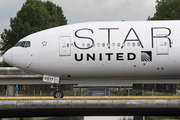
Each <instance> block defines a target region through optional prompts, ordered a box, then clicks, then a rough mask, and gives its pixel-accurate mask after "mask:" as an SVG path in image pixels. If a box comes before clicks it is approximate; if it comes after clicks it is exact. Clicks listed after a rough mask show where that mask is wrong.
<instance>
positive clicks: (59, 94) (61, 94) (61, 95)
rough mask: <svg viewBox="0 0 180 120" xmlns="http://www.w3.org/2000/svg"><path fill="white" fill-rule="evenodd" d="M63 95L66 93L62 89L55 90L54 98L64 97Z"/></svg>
mask: <svg viewBox="0 0 180 120" xmlns="http://www.w3.org/2000/svg"><path fill="white" fill-rule="evenodd" d="M63 97H64V94H63V92H62V91H61V90H58V91H55V92H54V98H63Z"/></svg>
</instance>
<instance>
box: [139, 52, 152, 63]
mask: <svg viewBox="0 0 180 120" xmlns="http://www.w3.org/2000/svg"><path fill="white" fill-rule="evenodd" d="M141 61H142V62H148V61H152V52H151V51H141Z"/></svg>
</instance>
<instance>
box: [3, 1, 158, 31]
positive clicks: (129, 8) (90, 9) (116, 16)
mask: <svg viewBox="0 0 180 120" xmlns="http://www.w3.org/2000/svg"><path fill="white" fill-rule="evenodd" d="M25 1H26V0H0V34H1V33H2V32H3V30H4V28H7V29H9V25H10V18H14V17H15V16H16V13H17V12H18V11H19V10H20V9H21V7H22V5H23V3H25ZM42 1H46V0H42ZM49 1H52V2H53V3H55V4H57V5H59V6H60V7H62V10H63V11H64V15H65V16H66V18H67V20H68V24H73V23H80V22H91V21H122V20H125V21H145V20H147V18H148V17H149V16H151V17H152V16H153V15H154V13H155V5H156V3H155V1H156V0H49Z"/></svg>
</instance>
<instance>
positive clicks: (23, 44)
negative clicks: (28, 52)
mask: <svg viewBox="0 0 180 120" xmlns="http://www.w3.org/2000/svg"><path fill="white" fill-rule="evenodd" d="M30 46H31V42H30V41H20V42H18V43H16V44H15V46H14V47H25V48H26V47H30Z"/></svg>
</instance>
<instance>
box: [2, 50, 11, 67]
mask: <svg viewBox="0 0 180 120" xmlns="http://www.w3.org/2000/svg"><path fill="white" fill-rule="evenodd" d="M3 60H4V61H5V62H6V63H8V64H9V65H13V63H12V49H9V50H8V51H6V52H5V53H4V55H3Z"/></svg>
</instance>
